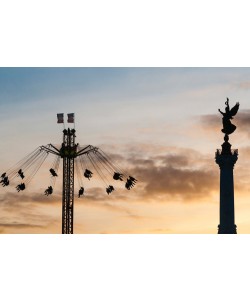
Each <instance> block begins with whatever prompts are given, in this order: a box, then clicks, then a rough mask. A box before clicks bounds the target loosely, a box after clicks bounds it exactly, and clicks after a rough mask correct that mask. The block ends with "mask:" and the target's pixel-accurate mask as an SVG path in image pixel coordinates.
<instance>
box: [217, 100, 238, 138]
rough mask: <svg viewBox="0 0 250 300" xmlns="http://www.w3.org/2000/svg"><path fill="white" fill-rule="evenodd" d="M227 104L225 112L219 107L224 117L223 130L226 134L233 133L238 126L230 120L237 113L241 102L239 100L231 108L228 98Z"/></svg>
mask: <svg viewBox="0 0 250 300" xmlns="http://www.w3.org/2000/svg"><path fill="white" fill-rule="evenodd" d="M225 104H226V109H225V112H222V111H221V110H220V109H219V112H220V113H221V114H222V116H223V118H222V124H223V129H221V131H222V132H223V133H225V134H231V133H233V132H234V131H235V129H236V126H235V125H234V124H232V123H231V121H230V120H232V119H233V116H235V115H236V114H237V112H238V110H239V106H240V104H239V102H237V103H236V104H235V106H234V107H232V108H231V109H230V107H229V99H228V98H227V101H226V102H225Z"/></svg>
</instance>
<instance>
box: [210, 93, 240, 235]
mask: <svg viewBox="0 0 250 300" xmlns="http://www.w3.org/2000/svg"><path fill="white" fill-rule="evenodd" d="M225 104H226V110H225V113H224V112H222V111H221V110H220V109H219V112H220V113H221V114H222V116H223V118H222V124H223V129H222V130H221V131H222V132H223V133H224V134H225V136H224V143H223V144H222V145H221V146H222V149H218V150H217V151H216V154H215V161H216V163H217V164H218V165H219V167H220V224H219V226H218V233H219V234H236V233H237V231H236V225H235V218H234V175H233V169H234V165H235V163H236V161H237V159H238V150H237V149H234V150H233V149H231V144H230V143H229V134H232V133H233V132H234V131H235V129H236V126H235V125H233V124H232V123H231V119H233V116H235V115H236V114H237V112H238V109H239V103H238V102H237V103H236V105H235V106H234V107H233V108H232V109H231V110H230V107H229V99H228V98H227V101H226V103H225Z"/></svg>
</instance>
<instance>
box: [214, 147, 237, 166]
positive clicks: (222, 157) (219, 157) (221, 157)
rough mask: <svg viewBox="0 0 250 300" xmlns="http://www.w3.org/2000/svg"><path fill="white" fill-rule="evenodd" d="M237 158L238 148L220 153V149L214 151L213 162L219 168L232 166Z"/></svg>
mask: <svg viewBox="0 0 250 300" xmlns="http://www.w3.org/2000/svg"><path fill="white" fill-rule="evenodd" d="M237 160H238V150H237V149H235V150H232V152H231V154H222V152H221V150H217V151H216V153H215V162H216V163H217V164H218V165H219V166H220V168H233V167H234V165H235V163H236V161H237Z"/></svg>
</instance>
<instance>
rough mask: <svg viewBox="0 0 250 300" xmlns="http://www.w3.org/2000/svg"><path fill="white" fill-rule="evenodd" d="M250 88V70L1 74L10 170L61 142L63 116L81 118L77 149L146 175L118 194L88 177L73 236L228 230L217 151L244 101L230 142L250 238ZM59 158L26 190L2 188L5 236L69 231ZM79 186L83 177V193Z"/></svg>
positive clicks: (239, 221)
mask: <svg viewBox="0 0 250 300" xmlns="http://www.w3.org/2000/svg"><path fill="white" fill-rule="evenodd" d="M249 93H250V69H249V68H229V67H227V68H219V67H217V68H212V67H211V68H208V67H207V68H205V67H204V68H201V67H199V68H196V67H193V68H181V67H179V68H170V67H168V68H167V67H165V68H164V67H162V68H146V67H144V68H135V67H134V68H130V67H127V68H118V67H116V68H80V67H79V68H63V67H61V68H0V99H1V100H0V136H1V139H2V143H3V144H4V147H1V149H0V155H1V164H0V166H1V170H0V172H1V174H2V173H3V172H5V171H6V170H8V169H9V168H10V167H12V166H13V165H15V164H16V163H17V162H18V161H19V160H20V159H22V158H23V157H25V156H26V155H27V154H28V153H30V152H32V151H33V150H34V149H35V148H37V147H38V146H41V145H47V144H49V143H52V144H55V145H56V144H57V145H58V144H61V141H62V130H63V126H62V125H61V124H57V119H56V114H57V113H64V114H65V115H66V114H67V113H72V112H73V113H75V129H76V136H77V137H76V142H77V143H79V144H80V145H89V144H90V145H93V146H97V147H99V148H100V149H102V150H103V151H104V152H105V153H107V154H108V155H110V157H111V159H112V161H113V162H114V164H117V165H118V166H121V168H122V169H123V170H125V171H126V172H128V173H129V174H130V175H132V176H133V177H135V178H136V179H138V183H137V184H136V186H135V187H134V188H133V189H131V190H130V191H128V190H126V189H125V188H124V186H121V185H120V186H119V187H118V188H117V189H116V190H115V191H114V192H113V193H112V194H110V195H107V194H106V192H105V187H104V186H103V184H102V181H101V180H100V178H98V176H97V174H94V175H95V176H93V178H92V179H91V181H90V182H89V181H88V180H87V179H86V178H85V179H84V187H85V195H84V197H82V198H77V197H75V204H74V233H169V234H172V233H175V234H185V233H217V226H218V224H219V167H218V165H216V163H215V160H214V156H215V151H216V149H218V148H221V144H222V142H223V134H222V133H221V131H220V130H221V128H222V123H221V115H220V114H219V112H218V109H219V108H220V109H221V110H223V111H224V109H225V101H226V98H227V97H228V98H229V100H230V102H229V104H230V106H231V107H232V106H233V105H235V103H236V102H240V109H239V112H238V114H237V115H236V117H235V118H234V120H233V122H234V124H235V125H236V126H237V130H236V131H235V133H234V134H232V135H231V136H230V143H231V144H232V148H237V149H239V158H238V162H237V164H236V165H235V168H234V179H235V219H236V225H237V229H238V232H239V233H250V221H249V218H248V215H249V211H250V204H249V201H248V197H249V192H250V191H249V180H248V177H249V176H248V175H249V171H248V170H249V167H250V165H249V156H250V144H249V141H248V140H249V134H250V132H249V126H248V125H249V123H250V105H249ZM65 125H66V126H68V125H70V126H71V125H72V124H67V123H66V124H65ZM51 163H52V157H49V158H48V161H47V160H46V162H45V163H44V165H43V166H42V167H41V169H40V170H39V172H38V173H37V175H36V176H35V177H34V179H33V180H32V182H31V183H30V185H29V186H28V187H27V189H26V190H25V191H22V192H20V193H17V192H16V190H15V186H16V182H13V183H11V184H10V186H9V187H2V186H1V187H0V231H1V233H60V232H61V187H62V182H61V181H62V174H61V171H62V170H61V169H59V178H58V179H57V181H56V185H55V189H54V193H53V195H51V196H49V197H46V196H44V195H43V192H44V190H45V189H46V188H47V186H48V185H49V180H50V176H49V171H48V169H49V168H50V166H51ZM61 164H62V162H61ZM110 184H113V185H114V186H115V183H114V182H113V180H112V178H110ZM78 188H79V187H78V183H77V179H76V180H75V195H76V194H77V191H78Z"/></svg>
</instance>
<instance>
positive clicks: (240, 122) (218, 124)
mask: <svg viewBox="0 0 250 300" xmlns="http://www.w3.org/2000/svg"><path fill="white" fill-rule="evenodd" d="M231 122H232V123H233V124H235V125H236V126H237V131H238V133H244V134H247V135H250V109H244V110H241V111H239V112H238V113H237V115H236V116H235V117H234V119H233V120H231ZM199 123H200V124H201V125H202V127H203V129H205V130H210V131H215V130H216V131H218V130H219V129H222V128H223V127H222V116H221V115H220V114H219V113H218V114H211V115H203V116H201V117H200V118H199Z"/></svg>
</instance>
